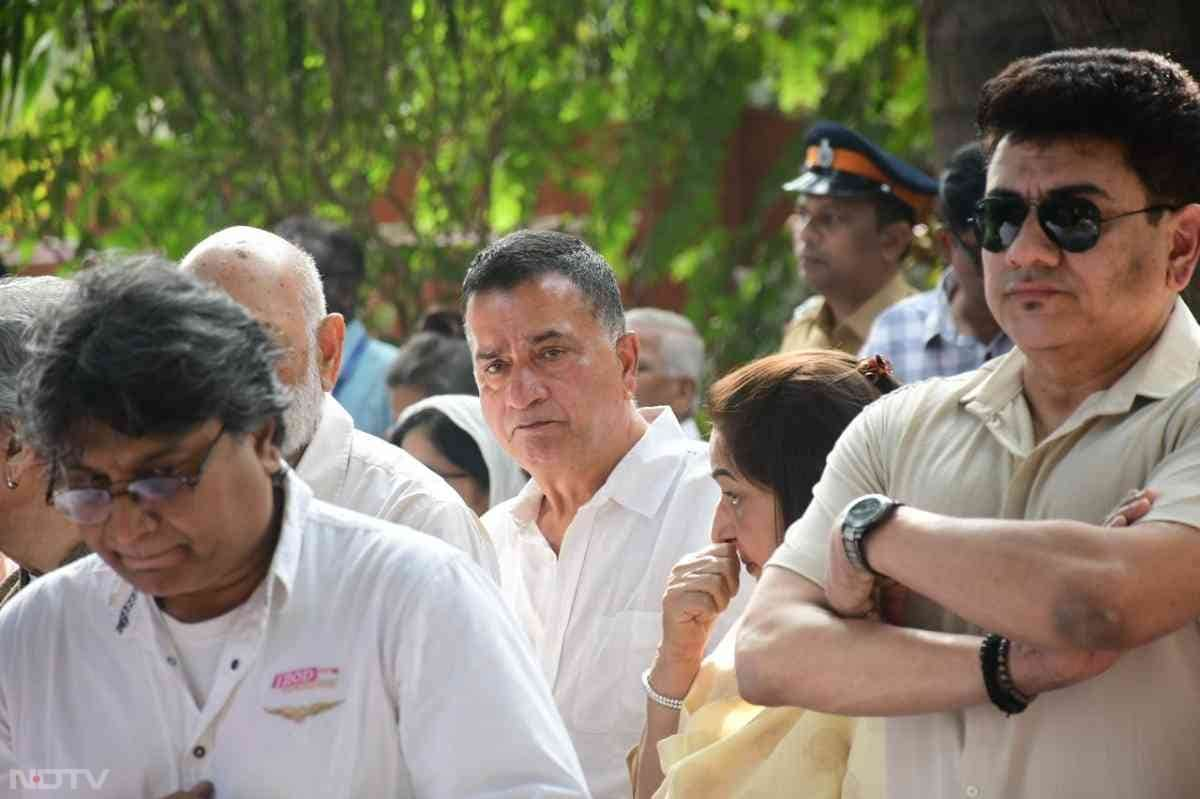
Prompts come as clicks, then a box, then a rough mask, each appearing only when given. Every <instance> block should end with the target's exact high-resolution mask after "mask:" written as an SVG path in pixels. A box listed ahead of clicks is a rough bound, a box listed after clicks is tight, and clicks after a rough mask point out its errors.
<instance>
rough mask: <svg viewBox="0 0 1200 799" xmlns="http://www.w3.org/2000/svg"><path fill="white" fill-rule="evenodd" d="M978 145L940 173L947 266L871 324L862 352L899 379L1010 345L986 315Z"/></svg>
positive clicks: (939, 373)
mask: <svg viewBox="0 0 1200 799" xmlns="http://www.w3.org/2000/svg"><path fill="white" fill-rule="evenodd" d="M986 173H987V166H986V164H985V163H984V158H983V150H982V149H981V148H980V146H979V144H978V143H976V142H971V143H970V144H966V145H964V146H962V147H960V148H959V149H958V150H957V151H956V152H955V153H954V155H953V156H951V158H950V161H949V162H948V163H947V164H946V169H945V171H943V172H942V179H941V182H940V184H939V186H938V201H937V216H938V218H939V219H940V221H941V223H942V224H941V228H940V229H939V230H937V231H936V232H935V234H934V235H935V241H936V242H937V247H938V251H939V253H940V254H941V256H942V261H943V263H944V264H945V268H944V271H943V273H942V279H941V280H940V281H939V283H938V287H937V288H936V289H933V290H932V291H925V292H922V293H920V294H918V295H916V296H915V297H909V298H908V299H906V300H901V301H900V302H898V303H896V304H895V305H893V306H892V307H891V308H888V309H887V310H885V311H884V312H883V313H881V314H880V315H879V317H878V318H877V319H876V320H875V324H874V325H872V326H871V334H870V335H869V336H867V342H866V343H865V344H863V347H862V350H861V351H860V352H859V355H860V357H863V358H869V357H871V356H872V355H882V356H884V357H885V358H887V359H888V360H889V361H891V363H892V367H893V368H894V369H895V370H896V376H897V377H899V378H900V379H901V380H902V381H903V382H905V383H915V382H916V381H918V380H924V379H926V378H929V377H950V376H951V375H956V374H960V373H962V372H969V371H970V370H972V369H977V368H979V367H980V366H982V365H983V363H984V362H985V361H989V360H991V359H992V358H995V357H996V356H997V355H1003V354H1004V353H1006V352H1008V351H1009V350H1010V349H1012V339H1010V338H1009V337H1008V336H1007V335H1006V334H1005V333H1004V331H1003V330H1001V329H1000V326H999V325H998V324H996V318H995V317H994V316H992V312H991V309H989V308H988V306H987V297H986V296H985V294H984V290H983V257H982V254H981V252H980V247H979V238H978V236H977V235H976V231H975V224H974V221H975V205H976V203H978V202H979V200H980V199H981V198H982V197H983V191H984V183H985V181H986V179H987V174H986Z"/></svg>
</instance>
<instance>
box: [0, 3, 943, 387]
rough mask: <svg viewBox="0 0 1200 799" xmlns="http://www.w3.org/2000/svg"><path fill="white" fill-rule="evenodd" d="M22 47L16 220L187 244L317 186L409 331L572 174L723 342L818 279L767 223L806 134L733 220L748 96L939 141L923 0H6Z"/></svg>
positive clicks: (7, 20)
mask: <svg viewBox="0 0 1200 799" xmlns="http://www.w3.org/2000/svg"><path fill="white" fill-rule="evenodd" d="M0 47H2V60H0V85H2V90H0V159H2V163H0V187H3V188H2V189H0V238H3V239H6V240H8V241H10V242H16V243H17V244H18V246H24V247H25V248H26V249H27V248H28V247H29V246H31V244H32V243H33V242H35V241H37V240H39V239H41V238H43V237H47V236H53V237H60V238H64V239H68V240H71V241H74V242H78V243H79V245H80V249H81V251H86V250H88V249H99V248H109V247H122V248H127V249H159V250H162V251H165V252H166V253H167V254H169V255H172V256H179V255H181V254H182V253H183V252H184V251H185V250H186V249H187V248H188V247H189V246H190V245H191V244H192V243H194V242H195V241H197V240H199V239H200V238H202V237H203V236H204V235H206V234H207V233H209V232H211V231H213V230H215V229H217V228H220V227H223V226H226V225H229V224H236V223H244V224H254V225H269V224H271V223H272V222H273V221H274V220H277V219H279V218H280V217H282V216H284V215H286V214H289V213H296V212H312V213H316V214H319V215H322V216H326V217H329V218H332V219H334V220H336V221H339V222H341V223H344V224H347V225H349V226H351V227H353V228H354V229H355V230H357V231H358V233H359V234H360V235H361V236H363V238H364V239H366V240H368V241H369V243H370V245H371V246H370V248H369V251H370V253H371V276H372V277H371V281H370V297H371V300H372V305H371V308H370V311H369V319H370V320H371V321H372V323H373V324H374V326H376V327H377V328H381V329H383V330H384V332H385V333H386V332H387V331H389V330H392V331H394V330H402V329H404V327H405V325H406V324H407V323H408V322H409V321H410V320H412V319H413V318H414V317H415V316H416V315H417V314H418V313H419V310H420V305H421V303H422V301H423V295H422V289H423V287H426V288H427V287H428V286H430V285H433V286H434V287H435V288H436V287H437V286H438V285H442V286H445V287H450V288H452V287H453V286H455V285H457V283H458V282H459V280H460V279H461V276H462V273H463V270H464V269H465V266H466V263H467V261H468V259H469V258H470V255H471V254H472V253H473V252H474V251H475V250H476V249H478V248H479V247H480V246H481V245H482V244H483V243H484V242H486V241H487V240H488V238H489V237H491V236H493V235H495V234H498V233H503V232H506V231H507V230H510V229H513V228H515V227H518V226H521V225H523V224H528V223H529V222H530V221H531V220H534V219H535V218H537V217H538V216H539V213H540V212H541V211H542V210H544V209H543V208H541V207H540V206H539V202H540V200H541V199H542V198H543V197H544V196H545V194H546V191H547V188H548V187H549V188H550V189H552V190H553V191H556V192H559V193H561V194H563V195H564V196H567V197H569V198H572V200H573V202H572V203H571V205H572V207H575V208H576V209H577V210H576V213H574V214H570V215H568V216H566V217H565V218H562V219H559V220H557V222H556V224H559V225H561V226H563V227H566V228H568V229H572V230H575V231H577V232H579V233H580V234H581V235H583V236H585V237H586V238H588V239H589V241H591V242H593V243H594V244H595V245H596V246H597V247H598V248H599V249H600V250H601V251H602V252H604V254H605V255H606V256H607V257H608V258H609V259H610V261H611V262H612V263H613V264H614V266H615V267H616V268H617V270H618V272H619V273H620V274H621V275H622V277H623V278H625V279H627V280H629V281H631V282H633V283H634V284H635V285H639V284H640V285H645V284H649V283H653V282H655V281H659V280H662V279H675V280H679V281H682V282H684V283H686V284H687V287H688V296H689V301H688V307H687V312H688V313H689V314H690V315H691V316H692V317H693V319H695V320H696V321H697V323H698V324H699V325H700V327H701V329H702V330H704V331H705V332H706V335H707V336H708V338H709V343H710V345H711V346H712V348H713V351H714V353H715V356H714V357H715V362H716V363H715V368H716V369H717V370H724V369H725V368H726V367H728V366H729V365H731V364H734V363H738V362H741V361H744V360H746V359H747V358H749V357H752V356H754V355H756V354H761V353H764V352H768V351H770V350H772V349H773V348H774V347H775V346H777V343H778V336H779V330H780V327H781V324H782V322H783V321H784V320H785V319H786V317H787V315H788V313H789V312H790V309H791V307H792V306H793V305H794V304H795V303H796V302H797V301H799V300H800V299H802V297H803V295H804V293H805V289H804V287H803V286H801V285H799V283H798V281H797V279H796V278H795V276H794V268H793V265H792V262H791V257H790V254H789V252H788V246H787V242H786V241H785V240H784V238H783V237H782V236H781V235H773V236H768V237H764V235H763V229H762V220H763V219H764V218H765V215H766V214H767V212H768V210H769V209H770V208H771V207H772V206H773V205H774V204H775V203H776V202H777V201H778V200H779V194H780V191H779V188H778V187H779V185H780V184H781V183H782V182H784V180H785V179H786V178H787V177H790V176H791V175H792V174H793V172H794V170H795V168H796V164H797V163H798V162H799V159H800V142H799V141H796V142H795V145H794V147H793V148H792V150H791V151H789V152H787V153H785V154H784V157H782V158H781V159H780V160H779V162H778V163H777V165H776V167H775V172H774V173H773V174H772V175H771V176H770V178H769V179H768V180H767V181H765V182H764V183H763V185H762V187H761V189H760V191H759V193H758V195H757V197H756V199H755V203H754V205H755V209H756V210H757V211H758V212H760V213H758V214H756V215H754V218H750V219H746V220H745V221H744V222H743V223H741V224H739V225H734V226H730V225H726V224H722V223H721V218H720V208H719V204H720V200H719V196H718V187H719V185H720V182H721V174H722V169H723V165H724V159H725V154H726V150H727V143H728V140H729V137H730V136H731V134H732V133H733V132H734V130H735V129H737V126H738V125H739V123H740V121H741V119H742V114H743V112H744V110H745V109H746V108H747V107H752V106H757V107H768V108H777V109H779V110H781V111H782V112H784V113H787V114H795V115H799V116H816V115H823V116H829V117H833V118H838V119H841V120H843V121H845V122H847V123H848V124H851V125H854V126H856V127H858V128H860V129H861V130H863V131H864V132H866V133H867V134H868V135H872V136H874V137H876V138H878V139H879V140H881V141H883V142H885V143H886V144H888V145H890V146H892V147H894V148H896V149H897V150H899V151H902V152H905V153H908V154H909V155H910V156H914V157H916V158H917V160H921V159H922V158H923V157H927V154H928V153H929V152H930V147H931V135H930V131H929V124H928V119H927V116H926V114H925V111H924V95H925V68H924V58H923V53H922V49H921V35H920V30H919V12H918V9H917V8H916V7H915V6H914V5H913V4H911V3H908V2H903V1H902V0H860V1H859V2H855V3H846V2H837V1H836V0H825V1H824V2H817V1H816V0H798V1H797V0H792V1H791V2H782V1H775V0H709V2H695V0H580V1H579V2H573V3H561V2H556V1H555V0H478V1H472V2H464V0H413V1H412V2H383V1H382V0H375V1H374V2H371V1H370V0H360V1H353V2H352V1H351V0H219V1H218V0H209V1H208V2H182V1H181V0H158V1H157V2H153V1H152V0H127V2H118V1H117V0H57V1H56V0H41V1H40V2H33V0H10V1H9V2H8V3H7V4H5V5H3V7H2V8H0ZM380 207H383V209H384V211H385V213H386V215H387V216H388V218H389V220H390V221H389V224H387V225H385V226H382V227H381V226H379V225H377V224H375V221H374V220H375V219H376V217H378V216H379V211H380ZM647 215H648V216H649V217H650V221H652V224H645V222H646V217H647Z"/></svg>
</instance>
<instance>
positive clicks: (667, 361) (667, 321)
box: [625, 308, 704, 413]
mask: <svg viewBox="0 0 1200 799" xmlns="http://www.w3.org/2000/svg"><path fill="white" fill-rule="evenodd" d="M625 324H626V325H627V326H628V327H629V328H630V329H631V330H635V331H636V330H653V331H654V332H656V333H658V334H659V335H660V336H661V337H662V353H661V354H662V359H663V370H664V371H665V372H666V374H667V376H668V377H690V378H691V379H692V380H694V381H695V382H696V393H695V394H694V395H693V397H692V412H693V413H695V411H696V408H698V407H699V405H700V395H701V394H702V393H703V392H702V391H701V390H700V386H701V384H702V383H703V381H704V339H702V338H700V334H699V333H698V332H697V331H696V326H695V325H693V324H692V322H691V320H689V319H688V318H687V317H686V316H683V315H682V314H677V313H675V312H674V311H666V310H663V309H662V308H632V309H630V310H628V311H626V312H625Z"/></svg>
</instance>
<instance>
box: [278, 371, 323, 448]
mask: <svg viewBox="0 0 1200 799" xmlns="http://www.w3.org/2000/svg"><path fill="white" fill-rule="evenodd" d="M283 395H284V396H285V397H286V398H287V403H288V406H287V409H286V410H285V411H284V412H283V427H284V434H283V457H285V458H287V459H288V460H289V461H292V460H294V458H295V456H296V455H299V454H300V452H301V450H303V449H304V448H305V447H307V446H308V444H309V442H311V441H312V439H313V436H315V435H316V434H317V425H319V424H320V423H321V406H322V404H323V403H324V402H325V390H324V389H323V388H322V387H321V371H320V369H318V368H317V362H316V359H312V360H310V361H309V364H308V373H307V374H305V376H304V381H303V382H302V383H300V384H299V385H296V386H286V385H285V386H284V387H283Z"/></svg>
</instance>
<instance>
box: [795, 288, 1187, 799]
mask: <svg viewBox="0 0 1200 799" xmlns="http://www.w3.org/2000/svg"><path fill="white" fill-rule="evenodd" d="M1024 361H1025V358H1024V355H1023V354H1022V353H1021V352H1020V351H1019V350H1013V351H1011V352H1010V353H1009V354H1007V355H1005V356H1002V357H1001V358H998V359H996V360H994V361H991V362H990V363H988V364H986V365H985V366H984V367H983V368H981V369H978V370H976V371H973V372H968V373H966V374H964V375H960V376H956V377H951V378H944V379H937V378H935V379H932V380H928V381H925V382H922V383H917V384H913V385H910V386H905V387H903V388H901V389H900V390H898V391H895V392H892V393H891V394H889V395H888V396H887V397H884V398H883V399H882V400H880V401H878V402H876V403H874V404H873V405H871V406H868V407H867V409H866V410H864V411H863V413H862V414H860V415H859V416H858V417H857V418H856V419H855V420H854V422H852V423H851V425H850V427H849V428H848V429H847V431H846V433H845V434H844V435H843V436H842V438H841V439H840V440H839V441H838V443H837V446H836V447H835V448H834V451H833V452H832V453H831V454H830V457H829V461H828V464H827V466H826V469H825V473H824V475H823V476H822V477H821V481H820V482H819V483H818V485H817V486H816V488H815V489H814V492H813V494H814V498H813V502H812V504H811V505H810V506H809V508H808V510H807V511H806V513H805V515H804V516H803V517H802V518H801V519H800V520H799V521H797V522H796V523H795V524H793V525H792V526H791V527H790V528H789V529H788V532H787V537H786V540H785V542H784V544H783V545H782V546H780V548H779V549H778V550H777V551H776V554H775V555H774V557H773V558H772V560H771V565H772V566H782V567H785V568H788V569H791V570H793V571H795V572H798V573H799V574H801V575H804V576H805V577H807V578H808V579H810V580H812V581H813V582H816V583H821V582H822V580H823V577H824V573H825V556H826V547H827V545H828V540H829V534H830V529H831V527H832V525H833V520H834V517H835V515H836V514H837V513H838V512H839V511H841V509H842V508H843V507H844V506H845V505H846V504H847V503H848V502H849V501H850V500H851V499H853V498H855V497H858V496H860V495H862V494H867V493H872V492H879V493H884V494H889V495H891V496H893V497H896V498H897V499H899V500H901V501H903V502H906V503H909V504H911V505H913V506H915V507H918V508H922V509H924V510H928V511H933V512H935V513H941V514H947V515H951V516H960V517H984V518H988V517H991V518H1005V519H1073V520H1077V521H1081V522H1086V523H1090V524H1102V523H1103V520H1104V517H1105V516H1106V515H1107V514H1108V512H1109V511H1110V510H1112V509H1113V508H1114V507H1116V506H1117V504H1118V503H1119V500H1120V499H1121V497H1122V495H1123V494H1125V493H1126V492H1128V491H1129V490H1130V489H1135V488H1142V487H1143V486H1146V487H1150V488H1153V489H1155V490H1156V491H1158V492H1159V498H1158V500H1157V501H1156V502H1155V503H1154V506H1153V508H1152V509H1151V511H1150V513H1149V514H1148V515H1147V516H1146V517H1145V518H1144V519H1143V520H1142V521H1143V522H1146V521H1165V522H1176V523H1180V524H1186V525H1189V526H1192V527H1200V381H1198V380H1197V377H1198V376H1200V326H1198V325H1197V324H1196V321H1195V320H1194V319H1193V318H1192V315H1191V313H1190V312H1189V311H1188V309H1187V306H1185V305H1184V304H1183V302H1182V301H1179V302H1177V303H1176V306H1175V310H1174V312H1173V313H1172V315H1171V317H1170V319H1169V320H1168V323H1167V326H1166V328H1165V330H1164V331H1163V333H1162V335H1161V336H1160V337H1159V339H1158V341H1157V342H1156V343H1155V344H1154V345H1153V347H1151V349H1150V350H1149V351H1148V352H1147V353H1146V354H1145V355H1143V356H1142V358H1141V359H1140V360H1138V361H1137V363H1135V364H1134V366H1133V367H1132V368H1130V369H1129V371H1128V372H1126V373H1125V375H1124V376H1122V377H1121V379H1120V380H1118V381H1117V383H1116V384H1114V385H1113V386H1112V387H1111V388H1109V389H1107V390H1105V391H1099V392H1096V393H1095V394H1093V395H1092V396H1090V397H1088V399H1087V400H1085V401H1084V402H1083V404H1082V405H1081V406H1080V407H1079V408H1078V409H1076V411H1075V413H1074V414H1072V415H1071V417H1070V418H1068V419H1067V420H1066V421H1065V422H1064V423H1063V424H1062V425H1061V426H1060V427H1059V428H1058V429H1057V430H1055V431H1054V432H1053V433H1052V434H1051V435H1049V436H1047V437H1046V438H1045V439H1044V440H1043V441H1041V442H1040V443H1037V444H1035V443H1034V432H1033V421H1032V418H1031V416H1030V412H1029V408H1028V406H1027V405H1026V401H1025V396H1024V392H1023V388H1022V382H1021V373H1022V366H1023V364H1024ZM1133 529H1135V530H1136V529H1137V526H1136V525H1135V526H1134V528H1133ZM1197 535H1200V530H1198V531H1197ZM905 624H906V626H910V627H920V628H925V629H935V630H945V631H948V632H955V633H971V634H979V633H980V630H979V629H978V628H975V627H973V626H972V625H969V624H967V623H966V622H964V621H963V620H962V619H960V618H958V617H956V616H954V615H953V614H951V613H949V612H948V611H946V610H944V609H943V608H941V607H939V606H936V605H934V604H933V603H931V602H929V601H927V600H923V599H921V598H919V597H914V598H913V599H912V601H910V603H909V608H908V618H906V619H905ZM1197 740H1200V626H1198V625H1197V623H1196V622H1190V623H1188V624H1186V625H1185V626H1184V627H1182V628H1180V629H1178V630H1176V631H1175V632H1173V633H1171V634H1169V635H1165V636H1163V637H1161V638H1159V639H1158V640H1156V641H1154V642H1153V643H1150V644H1147V645H1145V646H1143V647H1141V648H1139V649H1135V650H1133V651H1129V652H1126V653H1125V654H1124V655H1123V656H1122V657H1121V659H1120V660H1119V661H1117V663H1116V665H1115V666H1113V667H1112V668H1111V669H1110V670H1109V671H1107V672H1105V673H1104V674H1101V675H1100V676H1098V677H1096V678H1094V679H1092V680H1089V681H1087V682H1083V683H1080V684H1077V685H1073V686H1070V687H1068V688H1064V689H1062V690H1058V691H1052V692H1049V693H1046V694H1044V695H1042V696H1040V697H1039V698H1038V699H1037V701H1036V702H1034V703H1033V704H1032V705H1030V706H1029V709H1028V710H1027V711H1026V712H1025V713H1023V714H1021V715H1019V716H1013V717H1011V718H1006V717H1005V715H1004V714H1003V713H1001V712H1000V711H999V710H997V709H996V708H994V707H993V706H992V705H990V704H983V705H976V706H973V707H969V708H966V709H965V710H958V711H954V712H946V713H935V714H927V715H920V716H908V717H899V718H891V719H888V722H887V744H886V751H887V767H886V773H887V778H888V794H887V795H888V796H889V797H914V798H915V797H921V799H949V797H967V798H968V799H978V797H983V798H984V799H991V798H995V799H1000V797H1003V798H1004V799H1022V798H1023V797H1027V798H1028V799H1041V797H1051V796H1052V797H1056V799H1064V798H1066V797H1089V798H1090V797H1132V796H1138V797H1142V796H1145V797H1151V796H1153V797H1183V796H1198V795H1200V757H1197V756H1196V753H1195V742H1196V741H1197Z"/></svg>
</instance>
